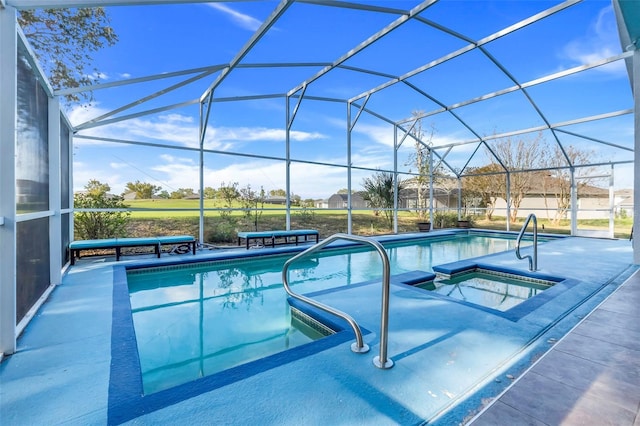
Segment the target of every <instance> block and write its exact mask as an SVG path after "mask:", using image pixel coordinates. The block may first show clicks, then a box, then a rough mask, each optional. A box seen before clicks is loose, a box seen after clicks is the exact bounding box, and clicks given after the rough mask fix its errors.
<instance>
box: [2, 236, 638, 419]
mask: <svg viewBox="0 0 640 426" xmlns="http://www.w3.org/2000/svg"><path fill="white" fill-rule="evenodd" d="M539 252H540V259H539V265H540V268H541V269H542V270H543V271H544V272H547V273H549V274H553V275H560V276H564V277H567V278H572V279H577V280H579V281H581V282H583V283H584V285H583V286H582V287H581V288H580V289H578V290H577V291H568V292H565V293H563V294H562V295H560V296H558V297H559V299H558V300H556V301H555V303H554V302H553V301H552V302H549V303H547V304H545V305H544V306H543V307H542V308H539V309H537V310H536V311H534V312H532V315H528V316H525V317H523V318H522V319H521V320H519V321H518V322H517V323H515V324H514V322H513V321H507V320H505V319H504V318H500V317H498V316H495V315H491V314H488V313H486V312H482V311H480V310H473V308H470V307H465V306H461V305H459V304H458V305H457V306H456V307H455V308H452V306H453V304H449V303H445V302H442V301H437V300H436V301H435V302H434V299H432V298H431V299H430V298H426V297H425V296H424V295H422V294H420V293H419V292H416V290H415V289H411V288H408V287H406V286H402V285H394V286H393V291H392V295H391V303H392V305H391V311H390V313H391V317H390V335H389V342H390V347H389V356H390V357H391V358H392V359H393V360H394V361H395V362H396V365H395V366H394V367H393V368H392V369H390V370H385V371H382V370H378V369H376V368H375V367H374V366H373V363H372V357H373V356H374V355H376V353H377V351H378V341H377V334H376V333H377V330H378V327H379V304H380V288H379V286H377V287H376V286H361V287H358V288H354V289H349V294H350V296H351V297H349V298H345V297H342V298H340V297H338V296H339V295H340V293H342V292H339V291H336V292H327V293H326V294H323V295H322V298H323V299H325V300H326V301H330V300H331V299H335V300H336V301H337V302H339V303H340V304H342V305H343V307H344V308H347V309H351V308H352V307H355V310H354V312H349V313H352V314H353V315H354V317H356V319H358V320H359V321H362V322H363V323H364V325H365V327H366V328H368V329H370V330H372V331H373V332H372V333H370V334H368V335H366V336H365V340H366V341H367V343H368V344H369V345H370V346H371V347H372V349H371V352H370V353H369V354H366V355H356V354H353V353H351V352H350V351H349V349H348V346H349V345H350V342H347V343H344V344H342V345H339V346H337V347H335V348H332V349H329V350H324V351H322V352H318V353H316V354H313V355H311V356H308V357H306V358H304V359H299V360H296V361H293V362H291V363H289V364H286V365H283V366H280V367H277V368H274V369H271V370H269V371H266V372H264V373H261V374H257V375H254V376H252V377H249V378H247V379H244V380H241V381H238V382H234V383H232V384H230V385H228V386H225V387H222V388H219V389H216V390H214V391H211V392H204V393H202V394H200V395H196V396H194V397H192V398H189V399H188V400H185V401H181V402H179V403H176V404H172V405H168V406H161V407H157V409H154V410H153V411H151V412H149V413H147V414H143V415H141V416H139V417H136V418H135V419H133V420H132V423H134V424H158V423H169V422H178V421H179V422H185V421H191V422H194V423H199V422H200V423H202V422H203V421H206V422H209V423H218V424H263V425H268V424H273V425H275V424H278V425H287V424H296V425H297V424H355V423H357V424H418V423H421V422H423V421H425V420H432V422H433V423H436V424H452V423H464V422H468V421H470V420H471V419H472V418H473V417H474V416H475V415H476V414H477V413H478V412H479V411H480V410H481V409H482V408H483V404H485V403H486V402H487V401H491V400H492V399H493V398H495V397H499V398H498V399H497V402H495V403H494V404H493V405H491V406H490V407H489V408H488V409H487V411H485V412H483V413H482V414H481V416H480V417H478V418H477V419H476V420H475V423H476V424H517V419H529V420H531V422H532V423H533V424H536V423H535V420H536V419H537V420H538V421H542V422H545V423H547V424H562V423H563V422H566V424H576V423H578V421H577V419H582V418H583V417H579V416H580V415H581V414H578V413H579V410H578V409H579V408H583V409H588V408H589V405H590V404H591V405H592V406H593V407H597V408H598V409H599V410H600V415H603V416H606V417H607V418H608V420H609V423H615V424H622V425H625V424H628V425H634V421H635V422H636V423H635V424H636V425H637V424H638V422H639V421H640V420H638V419H637V412H638V405H639V404H640V390H639V389H638V386H637V383H640V377H639V376H640V364H639V363H640V347H638V346H637V345H638V343H637V342H639V341H640V339H639V338H638V337H639V336H638V334H640V329H639V328H638V327H639V326H638V324H639V323H640V322H639V321H638V309H637V306H638V304H639V303H640V279H638V277H637V275H634V277H633V279H631V280H629V281H627V282H626V283H625V284H624V285H622V286H619V285H620V283H621V281H620V280H621V279H622V277H620V278H619V279H618V280H613V281H612V279H613V278H614V277H617V276H618V275H619V274H621V273H625V274H627V275H630V273H631V272H630V269H629V267H630V264H631V262H632V251H631V246H630V243H629V242H628V241H620V240H591V239H580V240H579V242H578V241H576V240H575V239H565V240H561V241H554V242H550V243H547V244H545V245H544V246H541V247H540V248H539ZM197 256H201V255H197ZM490 258H491V259H490V260H491V262H493V263H496V264H500V265H502V266H504V267H509V268H512V269H513V268H516V269H518V268H522V270H523V271H524V270H526V267H527V265H525V264H524V263H522V264H520V263H521V262H518V261H517V260H515V256H513V253H507V254H501V255H493V256H490ZM119 264H122V261H121V262H119ZM114 265H115V263H111V262H86V263H85V262H81V263H80V264H79V265H76V266H75V267H74V268H72V269H71V270H70V271H69V273H68V274H67V275H66V276H65V279H64V281H63V284H62V285H61V286H59V287H58V288H57V289H56V290H55V291H54V292H53V293H52V295H51V297H50V299H49V301H48V302H47V303H46V304H45V305H44V306H43V308H42V309H41V310H40V312H39V313H38V315H37V316H36V317H35V318H34V320H33V321H32V323H31V324H30V325H29V327H27V329H26V330H25V333H24V335H23V336H22V337H21V338H20V340H19V342H18V343H19V350H18V352H17V353H16V354H14V355H12V356H11V357H8V358H7V359H5V360H4V362H3V363H2V364H1V365H0V383H1V386H0V404H1V407H0V424H12V425H23V424H24V425H26V424H62V423H65V424H107V423H108V422H109V418H108V414H107V413H108V407H107V401H108V395H109V392H110V391H111V392H115V391H116V390H114V389H111V390H110V389H109V383H110V382H109V371H110V363H111V356H110V354H111V315H112V283H113V267H112V266H114ZM598 289H599V291H596V290H598ZM616 289H617V291H616V292H615V293H613V295H612V296H611V297H610V298H608V299H607V300H606V302H605V303H603V304H602V305H600V303H601V302H602V301H603V300H605V298H606V296H608V295H609V294H611V293H612V292H614V290H616ZM592 292H593V295H592V297H591V298H590V299H589V300H588V301H587V302H585V303H583V304H580V305H579V306H576V309H575V310H574V311H571V312H570V313H568V314H567V315H566V316H565V318H564V319H562V320H561V321H560V322H559V323H558V324H555V325H554V326H553V327H551V328H549V329H548V330H547V329H546V327H547V326H548V325H549V324H551V323H553V322H554V321H555V320H554V315H556V314H557V310H558V309H559V307H560V305H562V304H567V303H572V304H574V305H576V304H577V301H578V300H580V299H581V298H584V297H587V296H588V295H590V294H591V293H592ZM345 294H346V292H345V293H343V296H344V295H345ZM436 302H437V303H436ZM350 305H351V306H350ZM598 305H600V306H598ZM394 307H395V310H394ZM596 307H598V308H597V309H596V310H595V311H594V312H593V313H592V314H591V315H589V313H591V311H592V310H593V309H594V308H596ZM452 309H453V311H452ZM456 310H457V312H458V313H457V314H456V315H458V316H456V315H454V313H455V312H454V311H456ZM460 315H461V316H465V317H466V316H468V315H472V316H473V318H472V320H473V321H471V322H470V321H469V320H468V321H467V322H466V323H463V322H462V321H461V320H458V319H456V318H460ZM584 317H586V319H584V320H583V321H582V322H580V320H581V318H584ZM452 318H453V319H452ZM578 323H579V325H578V326H577V327H576V328H575V329H574V330H573V331H572V332H571V333H570V334H569V335H567V336H566V337H564V338H563V337H562V336H563V335H564V334H565V332H566V331H569V330H571V329H572V328H573V327H574V326H575V325H576V324H578ZM470 324H471V325H470ZM541 330H543V331H542V332H541ZM536 333H540V336H539V338H538V339H537V343H536V344H535V345H531V346H530V347H529V348H528V349H527V350H525V351H522V349H520V347H521V344H522V342H523V341H527V340H528V339H530V337H531V336H533V335H535V334H536ZM555 339H557V340H555ZM478 348H484V350H482V351H478ZM500 348H503V349H504V350H501V349H500ZM550 348H552V349H551V351H549V352H547V351H548V350H549V349H550ZM580 350H585V351H587V352H586V353H580ZM541 351H542V352H541ZM483 352H486V353H483ZM544 353H547V355H545V356H542V355H543V354H544ZM496 354H501V355H500V356H503V357H505V359H504V360H503V361H502V362H497V363H496V360H493V361H492V360H491V359H490V358H491V356H495V355H496ZM505 354H507V355H508V356H506V355H505ZM541 356H542V358H541V360H540V361H539V362H537V363H535V364H534V365H533V367H531V368H530V369H529V370H527V369H528V368H529V367H530V366H531V364H533V362H534V361H536V360H537V359H538V358H540V357H541ZM576 358H577V360H576ZM554 361H556V362H559V363H560V364H559V365H561V367H554V365H556V364H554V363H553V362H554ZM569 361H570V362H569ZM574 361H580V362H574ZM594 368H595V369H594ZM583 369H586V370H583ZM525 371H526V373H525ZM583 371H588V372H590V374H580V372H583ZM620 371H621V372H622V373H621V372H620ZM470 372H471V373H473V374H476V375H478V376H482V377H481V379H480V380H479V381H477V380H476V382H474V384H473V385H469V384H468V383H463V384H461V385H458V386H457V387H456V383H457V382H456V380H455V378H456V377H461V378H466V377H469V376H470ZM570 373H572V374H575V376H572V375H571V374H570ZM554 374H555V376H554ZM508 375H511V376H513V379H509V378H507V376H508ZM578 379H580V380H582V381H581V382H580V381H579V380H578ZM601 379H603V380H605V382H604V384H603V383H601V382H600V380H601ZM571 380H573V382H572V381H571ZM512 381H513V382H515V384H514V385H513V386H512V388H511V389H509V390H508V391H507V392H506V393H503V394H501V392H503V391H504V389H505V388H506V386H507V385H509V384H510V383H511V382H512ZM634 385H635V386H634ZM523 386H531V387H529V388H528V389H527V388H526V387H525V388H524V389H525V390H526V392H525V394H524V395H522V394H521V395H520V396H519V395H518V394H516V393H514V394H512V393H511V392H512V391H515V390H517V389H518V387H523ZM539 386H543V387H542V388H540V387H539ZM547 387H548V388H547ZM547 389H548V390H547ZM527 392H528V396H527ZM558 392H560V393H561V396H563V397H565V398H566V401H564V402H561V401H562V399H561V398H559V397H558ZM552 399H555V402H556V403H555V405H552V404H554V401H553V400H552ZM545 401H547V402H546V403H545ZM546 404H548V405H549V408H547V405H546ZM634 404H635V411H634V409H633V407H634ZM603 406H606V409H604V408H603ZM34 407H37V409H34ZM535 408H537V410H536V409H535ZM545 411H549V413H545ZM586 413H587V414H588V415H591V414H589V412H588V411H587V412H586ZM547 414H548V418H546V419H545V418H543V416H544V415H547ZM508 415H511V416H514V417H513V419H516V420H514V421H509V419H510V417H505V416H508ZM582 415H584V414H582ZM492 416H497V417H492ZM518 416H521V417H518ZM552 416H555V417H552ZM496 418H498V419H499V420H500V421H498V422H496V421H495V419H496ZM593 418H597V417H593ZM532 419H533V420H532ZM503 420H504V421H503ZM556 420H557V422H556ZM483 422H484V423H483Z"/></svg>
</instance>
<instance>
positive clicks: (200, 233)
mask: <svg viewBox="0 0 640 426" xmlns="http://www.w3.org/2000/svg"><path fill="white" fill-rule="evenodd" d="M202 108H203V103H202V102H200V135H202V136H201V137H200V141H199V142H200V143H199V147H200V150H199V155H200V176H199V179H200V216H199V225H198V240H199V241H200V244H202V243H203V242H204V134H205V132H204V126H205V124H204V117H203V114H202ZM209 108H211V104H209Z"/></svg>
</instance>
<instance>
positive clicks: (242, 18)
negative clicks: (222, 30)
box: [208, 3, 262, 31]
mask: <svg viewBox="0 0 640 426" xmlns="http://www.w3.org/2000/svg"><path fill="white" fill-rule="evenodd" d="M208 6H209V7H212V8H213V9H216V10H218V11H220V12H222V13H224V14H225V15H227V16H228V17H230V18H231V20H232V21H233V22H234V23H236V24H237V25H238V26H239V27H241V28H244V29H246V30H250V31H255V30H257V29H258V28H260V25H262V22H260V21H259V20H257V19H256V18H254V17H252V16H249V15H246V14H244V13H240V12H238V11H237V10H234V9H232V8H230V7H229V6H227V5H224V4H220V3H209V4H208Z"/></svg>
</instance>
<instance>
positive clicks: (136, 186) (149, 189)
mask: <svg viewBox="0 0 640 426" xmlns="http://www.w3.org/2000/svg"><path fill="white" fill-rule="evenodd" d="M126 188H127V190H128V191H129V192H135V194H136V198H139V199H141V200H149V199H151V198H153V196H154V195H156V193H158V191H160V190H161V189H162V187H161V186H157V185H153V184H151V183H147V182H140V181H139V180H137V181H135V182H127V186H126Z"/></svg>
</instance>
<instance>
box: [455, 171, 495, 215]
mask: <svg viewBox="0 0 640 426" xmlns="http://www.w3.org/2000/svg"><path fill="white" fill-rule="evenodd" d="M504 193H505V175H504V169H503V168H502V167H501V166H500V165H499V164H497V163H492V164H488V165H486V166H482V167H473V168H469V169H468V170H467V174H465V176H464V178H463V179H462V197H463V201H464V203H465V207H467V206H469V205H472V206H474V207H482V208H484V209H485V217H486V218H487V219H488V220H491V218H492V216H493V212H494V210H495V207H496V201H497V200H498V197H500V196H501V195H504Z"/></svg>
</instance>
